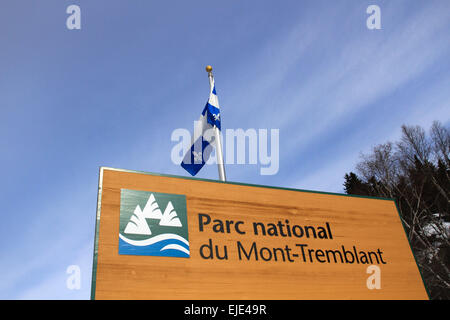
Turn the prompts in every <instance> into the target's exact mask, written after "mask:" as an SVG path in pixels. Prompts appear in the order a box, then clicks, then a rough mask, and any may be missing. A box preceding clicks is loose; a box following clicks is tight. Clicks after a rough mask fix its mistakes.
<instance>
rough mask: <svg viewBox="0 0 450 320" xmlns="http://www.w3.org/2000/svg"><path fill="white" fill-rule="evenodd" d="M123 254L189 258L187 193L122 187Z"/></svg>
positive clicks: (120, 241) (121, 243)
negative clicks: (185, 194) (180, 193)
mask: <svg viewBox="0 0 450 320" xmlns="http://www.w3.org/2000/svg"><path fill="white" fill-rule="evenodd" d="M161 208H164V211H161ZM119 254H130V255H146V256H163V257H184V258H189V257H190V252H189V240H188V226H187V211H186V197H185V196H184V195H179V194H169V193H159V192H149V191H138V190H130V189H121V194H120V226H119Z"/></svg>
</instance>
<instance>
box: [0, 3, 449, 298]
mask: <svg viewBox="0 0 450 320" xmlns="http://www.w3.org/2000/svg"><path fill="white" fill-rule="evenodd" d="M71 4H77V5H79V6H80V8H81V19H82V24H81V30H68V29H67V28H66V19H67V17H68V14H66V8H67V7H68V6H69V5H71ZM371 4H376V5H378V6H380V8H381V26H382V29H381V30H369V29H368V28H367V27H366V19H367V17H368V14H366V8H367V7H368V6H369V5H371ZM449 32H450V2H448V1H447V0H442V1H400V0H396V1H377V0H374V1H352V0H348V1H327V0H322V1H318V0H315V1H298V0H295V1H234V0H233V1H223V2H217V1H144V0H142V1H115V0H108V1H106V0H97V1H87V0H70V1H65V0H46V1H23V0H2V1H1V3H0V147H1V150H2V153H1V155H2V156H1V157H0V166H1V167H2V168H3V170H2V173H1V175H0V177H1V182H2V183H1V186H0V200H1V204H2V212H1V219H2V223H1V224H0V230H1V232H2V235H3V238H4V241H2V243H1V244H0V255H1V261H2V262H1V264H0V274H1V278H0V280H1V281H0V298H3V299H88V298H89V296H90V281H91V268H92V253H93V240H94V224H95V211H96V199H97V187H98V170H99V167H100V166H109V167H116V168H123V169H132V170H142V171H151V172H157V173H168V174H176V175H183V176H185V175H187V173H186V172H184V170H183V169H182V168H181V167H180V166H178V165H176V164H173V163H172V162H171V159H170V153H171V149H172V148H173V147H174V145H175V143H174V142H172V141H171V140H170V137H171V133H172V131H173V130H174V129H176V128H187V129H189V130H192V127H193V121H194V120H196V119H197V118H198V117H199V115H200V112H201V111H202V108H203V106H204V104H205V102H206V100H207V97H208V90H209V86H208V79H207V75H206V72H205V71H204V67H205V65H207V64H211V65H213V67H214V73H215V79H216V87H217V93H218V96H219V100H220V106H221V113H222V126H223V128H233V129H237V128H243V129H248V128H256V129H258V128H265V129H271V128H275V129H279V130H280V169H279V172H278V173H277V174H276V175H272V176H262V175H260V174H259V166H258V165H229V166H227V167H226V170H227V178H228V180H229V181H236V182H247V183H254V184H264V185H272V186H283V187H293V188H301V189H310V190H320V191H330V192H343V188H342V183H343V180H344V179H343V176H344V174H345V173H346V172H349V171H350V170H352V169H353V168H354V166H355V164H356V163H357V161H358V157H359V154H360V152H368V151H369V150H370V149H371V148H372V147H373V146H374V145H375V144H378V143H383V142H386V141H388V140H391V141H395V140H396V139H398V137H399V135H400V126H401V125H402V124H410V125H421V126H423V127H424V128H427V129H428V128H429V127H430V125H431V123H432V121H433V120H440V121H441V122H442V123H444V124H445V125H449V120H450V107H449V106H450V90H449V87H450V72H449V71H450V59H448V57H449V56H450V38H449V37H448V35H449ZM198 176H199V177H201V178H210V179H217V168H216V167H215V166H207V167H205V168H204V169H202V171H200V173H199V174H198ZM69 265H79V266H80V268H81V289H80V290H68V289H67V288H66V279H67V277H68V275H67V274H66V268H67V267H68V266H69Z"/></svg>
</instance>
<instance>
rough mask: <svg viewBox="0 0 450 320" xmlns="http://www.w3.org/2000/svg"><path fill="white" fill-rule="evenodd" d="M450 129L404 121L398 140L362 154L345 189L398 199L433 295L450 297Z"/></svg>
mask: <svg viewBox="0 0 450 320" xmlns="http://www.w3.org/2000/svg"><path fill="white" fill-rule="evenodd" d="M449 156H450V130H449V128H448V127H444V126H443V125H442V124H441V123H440V122H438V121H435V122H434V123H433V125H432V126H431V128H430V130H429V133H428V134H426V132H425V130H424V129H423V128H421V127H420V126H406V125H403V126H402V136H401V139H400V141H398V142H395V143H392V142H387V143H384V144H380V145H377V146H375V147H374V148H373V150H372V152H371V153H370V154H363V155H361V160H360V162H359V163H358V165H357V167H356V173H354V172H350V173H346V174H345V176H344V179H345V182H344V190H345V192H346V193H347V194H355V195H368V196H377V197H384V198H393V199H395V201H396V203H397V206H398V209H399V211H400V218H401V219H402V222H403V225H404V227H405V230H406V233H407V236H408V240H409V242H410V244H411V247H412V249H413V252H414V255H415V257H416V260H417V263H418V265H419V268H420V269H421V273H422V276H423V279H424V282H425V285H426V287H427V289H428V292H429V294H430V298H431V299H450V160H449Z"/></svg>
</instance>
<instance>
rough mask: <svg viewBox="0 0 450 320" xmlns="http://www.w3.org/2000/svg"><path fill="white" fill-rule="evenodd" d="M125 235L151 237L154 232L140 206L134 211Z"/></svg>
mask: <svg viewBox="0 0 450 320" xmlns="http://www.w3.org/2000/svg"><path fill="white" fill-rule="evenodd" d="M124 233H131V234H142V235H151V234H152V232H151V231H150V228H149V226H148V224H147V221H146V220H145V216H144V213H143V212H142V210H141V207H140V206H139V205H137V206H136V208H135V209H134V213H133V215H132V216H131V218H130V221H129V222H128V224H127V226H126V227H125V230H124Z"/></svg>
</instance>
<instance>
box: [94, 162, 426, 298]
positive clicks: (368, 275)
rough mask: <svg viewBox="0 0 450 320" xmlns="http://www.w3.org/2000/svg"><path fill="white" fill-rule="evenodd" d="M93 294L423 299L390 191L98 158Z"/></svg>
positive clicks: (117, 296) (95, 295) (423, 291)
mask: <svg viewBox="0 0 450 320" xmlns="http://www.w3.org/2000/svg"><path fill="white" fill-rule="evenodd" d="M92 298H93V299H170V300H174V299H233V300H235V299H428V296H427V293H426V291H425V288H424V285H423V282H422V279H421V275H420V273H419V270H418V267H417V264H416V262H415V259H414V256H413V254H412V252H411V248H410V246H409V243H408V240H407V238H406V235H405V232H404V229H403V227H402V223H401V220H400V218H399V215H398V211H397V208H396V205H395V202H394V201H393V200H390V199H379V198H369V197H359V196H348V195H342V194H331V193H323V192H313V191H304V190H294V189H282V188H273V187H265V186H255V185H246V184H239V183H230V182H220V181H214V180H203V179H193V178H185V177H175V176H166V175H158V174H151V173H144V172H134V171H126V170H119V169H111V168H101V169H100V181H99V194H98V208H97V222H96V237H95V252H94V264H93V276H92Z"/></svg>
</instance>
